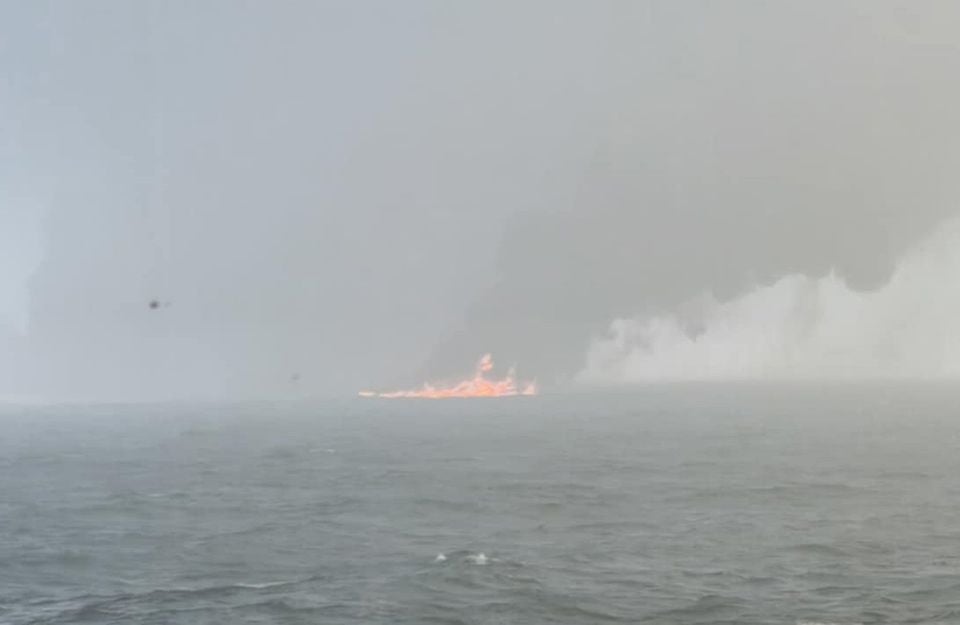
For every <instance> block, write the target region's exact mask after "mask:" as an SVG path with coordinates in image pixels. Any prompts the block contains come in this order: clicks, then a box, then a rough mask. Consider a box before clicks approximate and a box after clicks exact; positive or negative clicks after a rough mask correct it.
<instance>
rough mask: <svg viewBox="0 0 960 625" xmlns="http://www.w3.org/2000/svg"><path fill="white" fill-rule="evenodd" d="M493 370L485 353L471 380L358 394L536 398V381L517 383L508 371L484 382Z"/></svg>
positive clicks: (421, 396) (434, 397)
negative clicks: (530, 396) (497, 377)
mask: <svg viewBox="0 0 960 625" xmlns="http://www.w3.org/2000/svg"><path fill="white" fill-rule="evenodd" d="M491 371H493V357H492V356H491V355H490V354H484V356H483V357H482V358H481V359H480V362H478V363H477V368H476V371H474V374H473V377H472V378H468V379H466V380H463V381H461V382H457V383H456V384H454V385H452V386H434V385H432V384H424V385H423V386H422V387H420V388H418V389H412V390H409V391H390V392H387V393H377V392H374V391H360V393H359V395H360V397H380V398H383V399H399V398H415V399H449V398H454V397H514V396H516V395H536V394H537V384H536V382H517V377H516V373H515V372H514V370H513V369H512V368H511V369H510V371H508V372H507V377H505V378H502V379H500V380H489V379H487V377H486V375H485V374H487V373H489V372H491Z"/></svg>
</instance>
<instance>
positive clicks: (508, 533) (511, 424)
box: [0, 386, 960, 625]
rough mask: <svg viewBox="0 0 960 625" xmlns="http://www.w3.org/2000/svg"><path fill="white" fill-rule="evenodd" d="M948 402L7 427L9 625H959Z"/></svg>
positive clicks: (938, 393)
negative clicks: (428, 624)
mask: <svg viewBox="0 0 960 625" xmlns="http://www.w3.org/2000/svg"><path fill="white" fill-rule="evenodd" d="M958 400H960V392H953V391H950V390H948V389H944V388H931V387H927V388H919V387H918V388H910V389H906V388H902V389H891V388H881V387H875V388H874V387H861V388H846V389H840V388H835V389H819V388H815V387H812V386H811V387H805V388H797V387H795V388H790V389H780V390H773V389H767V390H760V389H750V388H746V387H701V388H695V387H674V388H661V389H651V390H648V391H644V392H638V393H635V394H629V395H627V394H624V395H612V396H606V397H601V396H578V397H553V398H549V397H544V398H514V399H510V400H501V401H496V400H495V401H482V400H480V401H449V402H435V403H429V402H427V403H425V402H418V401H406V402H384V401H376V400H373V401H360V400H357V401H349V402H340V403H337V402H327V403H323V402H317V403H297V404H266V403H264V404H245V405H235V406H227V405H223V406H102V407H58V408H51V407H47V408H30V409H16V408H10V407H8V408H4V409H2V410H0V622H2V623H9V624H26V623H36V624H40V623H50V624H53V623H58V624H59V623H164V624H166V623H170V624H181V623H182V624H186V623H230V624H234V623H323V624H338V623H344V624H346V623H350V624H353V623H357V624H359V623H365V624H366V623H471V624H473V623H476V624H486V623H490V624H492V623H518V624H519V623H523V624H529V623H570V624H583V623H665V624H666V623H683V624H688V623H742V624H752V623H764V624H766V623H787V624H790V625H794V624H796V623H804V622H810V623H850V624H852V623H957V622H960V401H958Z"/></svg>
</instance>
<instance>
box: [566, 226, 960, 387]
mask: <svg viewBox="0 0 960 625" xmlns="http://www.w3.org/2000/svg"><path fill="white" fill-rule="evenodd" d="M851 244H852V245H856V242H855V241H854V242H852V243H851ZM952 377H960V219H954V220H951V221H948V222H946V223H944V224H943V225H942V226H941V227H940V228H939V229H938V230H937V231H936V232H935V233H934V234H932V235H931V236H930V237H928V238H927V239H926V240H924V241H923V242H922V243H921V244H920V245H918V246H917V247H915V248H914V249H912V250H911V251H910V252H909V253H907V254H906V255H904V256H903V257H902V258H901V259H900V261H899V262H898V264H897V266H896V268H895V270H894V272H893V274H892V275H891V278H890V280H889V281H888V282H887V284H886V285H885V286H883V287H881V288H879V289H877V290H874V291H869V292H858V291H854V290H851V289H850V288H849V287H848V286H847V285H846V283H845V282H844V281H843V279H842V278H840V277H838V276H836V275H834V274H830V275H827V276H825V277H822V278H811V277H808V276H804V275H789V276H785V277H783V278H781V279H780V280H778V281H777V282H775V283H774V284H771V285H766V286H758V287H756V288H754V289H753V290H752V291H750V292H748V293H746V294H744V295H741V296H739V297H737V298H735V299H732V300H729V301H725V302H719V301H717V300H716V299H714V298H713V297H712V296H709V295H706V296H704V297H702V298H700V299H698V300H693V301H691V302H690V303H689V304H688V305H687V306H685V307H684V308H683V309H682V310H681V311H678V312H676V313H673V314H666V315H658V316H650V317H645V318H635V319H617V320H615V321H614V322H613V323H612V324H611V326H610V332H609V335H608V336H606V337H604V338H600V339H596V340H594V341H593V343H592V345H591V346H590V349H589V352H588V356H587V364H586V367H585V368H584V370H583V371H581V372H580V374H579V375H578V380H579V381H580V382H583V383H587V384H628V383H634V382H655V381H671V380H754V379H871V378H952Z"/></svg>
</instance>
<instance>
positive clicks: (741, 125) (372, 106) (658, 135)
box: [0, 0, 960, 399]
mask: <svg viewBox="0 0 960 625" xmlns="http://www.w3.org/2000/svg"><path fill="white" fill-rule="evenodd" d="M958 46H960V5H958V4H957V3H955V2H950V1H944V2H933V1H925V2H899V3H891V2H876V1H867V0H864V1H862V2H837V1H823V2H804V3H771V2H765V1H756V2H746V1H742V2H724V3H718V2H676V1H669V2H613V1H610V2H603V1H595V0H591V1H585V0H583V1H578V2H560V1H556V0H544V1H539V2H535V1H527V2H471V3H468V2H456V3H453V2H447V1H441V0H438V1H436V2H424V1H421V2H391V1H382V2H372V1H371V2H364V1H359V2H358V1H344V2H313V1H311V2H307V1H304V2H240V1H238V0H235V1H231V2H214V1H207V2H186V1H184V2H126V1H108V0H101V1H98V2H92V3H90V2H88V3H76V2H67V1H63V2H41V1H26V0H24V1H21V2H14V1H9V0H0V115H2V117H0V119H2V122H3V126H2V132H0V229H2V230H0V246H2V254H3V264H2V266H0V376H2V377H0V397H2V396H5V395H6V396H16V397H24V396H35V397H46V398H53V399H59V398H64V399H70V398H73V399H111V398H113V399H132V398H175V397H201V396H202V397H215V398H218V397H249V396H300V395H309V394H331V393H333V394H337V393H342V394H352V393H353V392H355V391H356V390H357V389H358V388H361V387H368V386H375V387H381V386H390V385H394V384H409V383H414V382H418V381H420V379H421V376H424V375H431V376H433V375H436V376H446V375H450V374H453V373H457V372H460V371H469V370H470V368H471V366H472V363H473V361H474V360H475V359H476V357H478V356H479V355H480V354H481V353H483V352H486V351H493V353H494V355H495V357H497V359H498V360H499V361H501V362H505V363H516V364H517V365H518V367H519V368H520V371H521V374H522V375H523V377H537V378H538V379H539V380H540V381H541V382H542V383H544V384H545V385H546V386H547V387H548V388H549V387H550V386H551V385H565V384H568V383H570V382H571V381H572V380H573V379H574V378H575V376H577V375H578V373H579V374H580V378H579V379H583V370H584V368H585V367H587V370H588V372H589V370H590V367H593V369H592V370H593V373H594V374H597V373H598V371H599V369H597V366H599V365H597V363H596V360H595V359H593V360H591V358H593V357H592V356H588V354H594V355H595V354H596V353H597V352H596V351H595V349H594V348H595V347H596V341H597V340H600V341H602V340H603V339H602V336H603V335H604V333H605V332H606V330H607V328H608V327H609V326H610V323H611V322H612V321H613V320H615V319H630V320H632V321H631V323H637V324H639V325H640V327H646V326H644V325H643V324H644V323H646V321H644V319H648V318H651V316H657V315H674V314H679V313H677V311H678V310H681V309H682V307H683V306H685V305H687V304H685V302H689V301H691V300H695V299H696V298H697V297H700V296H701V295H702V294H704V293H707V292H709V293H713V296H714V297H715V298H716V299H717V300H719V301H721V302H723V301H733V300H735V299H736V298H740V297H743V296H744V295H745V294H748V293H751V292H756V290H757V289H761V288H763V286H764V285H770V284H773V283H774V282H776V281H777V280H779V279H781V278H783V277H784V276H787V275H789V274H798V275H801V276H802V279H801V282H803V280H808V281H809V283H811V284H813V283H816V284H819V283H817V280H818V279H819V278H821V277H823V276H825V275H826V274H827V273H828V272H829V271H830V270H831V268H833V269H835V271H836V273H837V275H838V276H839V278H840V279H841V281H843V280H846V281H848V282H849V285H850V289H852V291H851V292H853V293H855V294H856V293H864V292H866V291H868V290H874V289H877V288H883V285H884V284H886V282H887V280H888V279H889V277H890V275H891V272H892V271H893V270H894V268H895V267H897V262H898V260H897V259H898V258H900V257H901V256H902V255H903V254H904V253H907V250H910V249H912V248H913V247H914V246H916V245H918V244H919V242H920V241H922V240H923V239H924V237H927V236H928V235H930V233H931V232H933V231H935V230H936V228H937V227H938V225H939V224H941V223H942V222H943V221H944V220H945V219H946V218H948V217H950V216H952V215H953V214H955V213H956V212H957V203H956V201H957V198H958V197H960V179H958V178H957V176H956V175H955V171H957V168H958V166H960V141H958V139H960V137H958V136H957V134H958V132H957V130H958V129H960V123H958V122H960V82H958V81H957V79H956V77H957V76H958V75H960V49H958ZM944 249H951V248H950V246H949V245H946V246H945V247H944ZM951 275H953V274H949V273H947V274H946V276H947V277H945V278H944V280H946V283H944V284H936V285H934V284H931V286H930V287H929V288H931V289H942V288H944V287H947V288H949V287H950V284H951V283H950V276H951ZM955 277H960V276H955ZM791 284H792V283H791ZM804 284H806V283H804ZM844 288H846V287H845V286H844ZM896 292H897V293H900V292H902V290H901V291H896ZM924 294H925V292H923V291H920V292H919V293H914V292H911V295H910V296H911V297H914V298H920V299H922V298H923V297H924ZM153 299H157V300H158V301H159V302H161V303H163V304H164V305H163V306H161V307H160V308H157V309H151V308H149V307H148V303H149V302H150V301H151V300H153ZM867 301H868V302H875V301H879V300H867ZM167 304H169V305H167ZM678 307H680V308H678ZM711 310H713V309H711ZM727 310H729V309H727ZM737 310H739V309H737ZM865 310H866V311H867V312H864V313H863V314H864V315H869V307H868V308H867V309H865ZM897 310H899V308H898V309H897ZM701 316H702V315H701ZM701 322H703V323H705V324H706V325H707V326H709V324H710V321H709V320H707V321H703V319H701ZM898 323H899V321H898ZM934 338H935V337H934ZM929 339H930V337H929V336H927V337H925V340H929ZM764 340H766V339H764ZM905 340H906V339H905ZM910 340H913V339H910ZM721 343H722V341H721ZM910 344H911V345H912V344H913V343H910ZM591 346H593V347H591ZM621 347H622V348H623V349H620V348H618V349H620V351H617V353H618V354H621V355H622V356H623V357H624V358H626V359H633V360H631V362H634V361H635V360H636V358H637V354H636V353H635V352H634V351H631V349H630V348H629V347H624V346H621ZM644 349H645V348H644ZM665 349H666V348H665ZM670 349H673V348H670ZM871 349H872V347H871ZM591 350H593V351H591ZM608 351H609V350H608ZM604 353H607V352H604ZM658 353H659V352H658ZM664 353H667V352H664ZM691 353H692V355H687V356H684V358H687V357H689V358H695V359H696V358H700V359H701V360H702V358H703V356H702V354H700V352H697V351H696V350H693V352H691ZM924 353H925V352H924ZM670 354H672V355H671V356H670V358H676V357H678V356H676V355H675V354H674V353H673V352H670ZM698 354H700V355H698ZM649 355H650V354H649V353H647V352H644V353H643V354H641V356H643V357H646V356H649ZM608 356H609V354H608ZM738 358H739V357H738ZM641 360H643V358H641ZM588 362H589V363H591V364H589V365H588ZM643 362H648V361H647V360H643ZM656 362H659V361H656ZM738 362H740V361H738ZM764 362H766V361H764ZM777 362H778V363H780V364H781V365H782V362H781V361H779V360H778V361H777ZM791 362H792V361H791ZM621 364H622V363H621ZM760 364H761V365H763V363H760ZM685 366H686V365H685ZM602 368H603V367H601V369H602ZM680 369H681V370H684V371H687V370H689V368H688V369H684V367H681V368H680ZM760 369H761V370H763V366H761V367H760ZM745 370H749V367H748V368H747V369H745ZM604 371H605V372H606V373H603V375H607V374H609V372H610V371H614V373H613V374H610V376H612V377H609V376H608V380H609V381H613V382H618V381H625V382H629V381H632V380H634V379H636V378H638V377H639V378H643V377H644V376H643V375H638V372H641V373H642V369H636V368H632V369H631V368H630V367H625V366H621V365H620V364H618V365H617V366H615V367H613V368H612V369H609V370H607V369H604ZM627 371H630V372H631V373H625V372H627ZM738 371H739V369H738ZM294 374H299V377H298V378H294V377H293V376H294ZM586 377H587V378H589V377H590V376H589V375H587V376H586Z"/></svg>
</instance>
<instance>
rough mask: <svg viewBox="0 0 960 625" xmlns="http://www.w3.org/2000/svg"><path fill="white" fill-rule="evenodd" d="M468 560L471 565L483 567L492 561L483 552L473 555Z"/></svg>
mask: <svg viewBox="0 0 960 625" xmlns="http://www.w3.org/2000/svg"><path fill="white" fill-rule="evenodd" d="M466 559H467V562H470V563H471V564H477V565H480V566H483V565H484V564H487V563H489V562H490V559H489V558H488V557H487V556H486V554H485V553H483V552H482V551H481V552H480V553H471V554H470V555H468V556H467V558H466Z"/></svg>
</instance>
